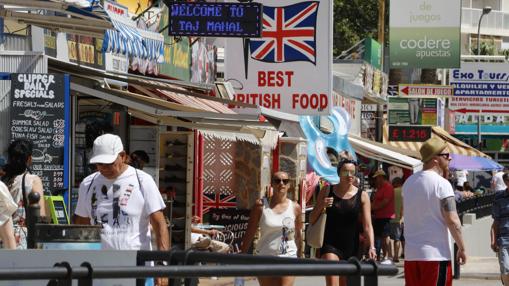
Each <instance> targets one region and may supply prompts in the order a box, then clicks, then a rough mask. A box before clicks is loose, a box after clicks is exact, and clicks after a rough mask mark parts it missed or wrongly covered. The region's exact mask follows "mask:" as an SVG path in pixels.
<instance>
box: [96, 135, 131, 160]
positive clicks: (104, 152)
mask: <svg viewBox="0 0 509 286" xmlns="http://www.w3.org/2000/svg"><path fill="white" fill-rule="evenodd" d="M122 151H124V145H122V140H121V139H120V137H118V136H117V135H113V134H103V135H101V136H99V137H97V138H95V140H94V148H93V151H92V158H90V164H97V163H99V164H111V163H113V162H114V161H115V160H116V159H117V157H118V154H120V152H122Z"/></svg>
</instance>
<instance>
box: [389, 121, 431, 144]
mask: <svg viewBox="0 0 509 286" xmlns="http://www.w3.org/2000/svg"><path fill="white" fill-rule="evenodd" d="M429 138H431V126H419V125H389V141H410V142H424V141H426V140H428V139H429Z"/></svg>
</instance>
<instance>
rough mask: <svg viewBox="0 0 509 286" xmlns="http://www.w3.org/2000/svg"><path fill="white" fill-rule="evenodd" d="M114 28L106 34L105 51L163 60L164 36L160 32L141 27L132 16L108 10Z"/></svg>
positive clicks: (151, 59)
mask: <svg viewBox="0 0 509 286" xmlns="http://www.w3.org/2000/svg"><path fill="white" fill-rule="evenodd" d="M106 14H107V15H108V17H109V19H110V21H111V23H112V24H113V26H114V27H115V29H114V30H107V31H106V33H105V34H104V41H103V48H102V49H103V51H104V52H112V53H116V54H122V55H127V56H128V57H130V58H140V59H145V60H150V61H158V62H162V61H163V59H164V36H163V35H161V34H160V33H155V32H150V31H146V30H142V29H139V28H138V27H137V26H136V23H135V22H134V21H132V20H131V19H130V18H127V17H123V16H120V15H116V14H114V13H112V12H110V11H106Z"/></svg>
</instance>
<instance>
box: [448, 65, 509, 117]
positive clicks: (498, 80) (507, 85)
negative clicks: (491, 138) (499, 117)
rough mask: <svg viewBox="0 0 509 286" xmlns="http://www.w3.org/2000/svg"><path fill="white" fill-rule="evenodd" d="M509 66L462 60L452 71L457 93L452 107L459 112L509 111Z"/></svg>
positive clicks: (452, 99) (453, 83)
mask: <svg viewBox="0 0 509 286" xmlns="http://www.w3.org/2000/svg"><path fill="white" fill-rule="evenodd" d="M508 69H509V65H508V64H505V63H479V62H475V63H468V62H467V63H462V64H461V69H453V70H451V71H450V73H449V77H450V78H449V81H450V83H451V85H452V86H453V87H454V96H453V97H451V98H450V100H449V109H451V110H456V111H458V112H460V113H479V112H482V113H500V114H507V113H508V110H509V73H508V72H507V70H508Z"/></svg>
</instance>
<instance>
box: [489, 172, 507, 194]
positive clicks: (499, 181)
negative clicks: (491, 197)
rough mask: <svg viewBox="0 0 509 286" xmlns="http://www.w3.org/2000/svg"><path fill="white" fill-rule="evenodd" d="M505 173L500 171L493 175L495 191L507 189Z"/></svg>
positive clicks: (492, 182)
mask: <svg viewBox="0 0 509 286" xmlns="http://www.w3.org/2000/svg"><path fill="white" fill-rule="evenodd" d="M503 175H504V172H502V171H500V172H497V173H496V174H495V175H494V176H493V178H492V180H491V184H492V185H494V187H495V191H504V190H505V189H507V186H506V184H505V183H504V179H503V178H502V176H503Z"/></svg>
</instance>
